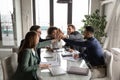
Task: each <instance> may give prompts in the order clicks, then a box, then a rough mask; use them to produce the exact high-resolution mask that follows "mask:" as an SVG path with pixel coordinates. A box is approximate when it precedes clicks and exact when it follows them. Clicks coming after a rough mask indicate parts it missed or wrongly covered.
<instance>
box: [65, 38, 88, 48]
mask: <svg viewBox="0 0 120 80" xmlns="http://www.w3.org/2000/svg"><path fill="white" fill-rule="evenodd" d="M63 40H64V41H65V42H66V43H67V44H69V45H76V46H81V47H89V46H90V43H89V42H88V41H74V40H70V39H63Z"/></svg>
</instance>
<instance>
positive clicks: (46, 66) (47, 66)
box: [39, 64, 50, 69]
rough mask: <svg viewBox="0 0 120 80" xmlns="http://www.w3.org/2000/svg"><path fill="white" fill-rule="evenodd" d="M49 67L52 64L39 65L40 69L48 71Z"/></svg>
mask: <svg viewBox="0 0 120 80" xmlns="http://www.w3.org/2000/svg"><path fill="white" fill-rule="evenodd" d="M49 66H50V64H40V65H39V67H40V68H41V69H48V68H49Z"/></svg>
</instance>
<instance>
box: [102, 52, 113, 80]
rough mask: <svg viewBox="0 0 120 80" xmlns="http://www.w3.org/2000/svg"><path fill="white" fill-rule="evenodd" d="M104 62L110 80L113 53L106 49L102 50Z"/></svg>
mask: <svg viewBox="0 0 120 80" xmlns="http://www.w3.org/2000/svg"><path fill="white" fill-rule="evenodd" d="M104 58H105V63H106V66H107V78H108V79H109V80H112V64H113V54H112V53H111V52H109V51H108V50H105V51H104Z"/></svg>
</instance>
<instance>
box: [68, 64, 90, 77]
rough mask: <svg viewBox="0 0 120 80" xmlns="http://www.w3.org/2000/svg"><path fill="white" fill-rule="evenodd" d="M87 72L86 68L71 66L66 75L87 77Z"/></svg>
mask: <svg viewBox="0 0 120 80" xmlns="http://www.w3.org/2000/svg"><path fill="white" fill-rule="evenodd" d="M88 72H89V69H88V68H80V67H76V66H71V67H70V68H69V69H68V70H67V73H70V74H78V75H85V76H87V75H88Z"/></svg>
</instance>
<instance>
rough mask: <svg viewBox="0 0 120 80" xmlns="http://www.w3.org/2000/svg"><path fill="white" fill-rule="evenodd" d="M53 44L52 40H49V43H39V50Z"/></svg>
mask: <svg viewBox="0 0 120 80" xmlns="http://www.w3.org/2000/svg"><path fill="white" fill-rule="evenodd" d="M51 43H52V40H47V41H43V42H39V43H38V44H37V48H42V47H46V46H48V45H50V44H51Z"/></svg>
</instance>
